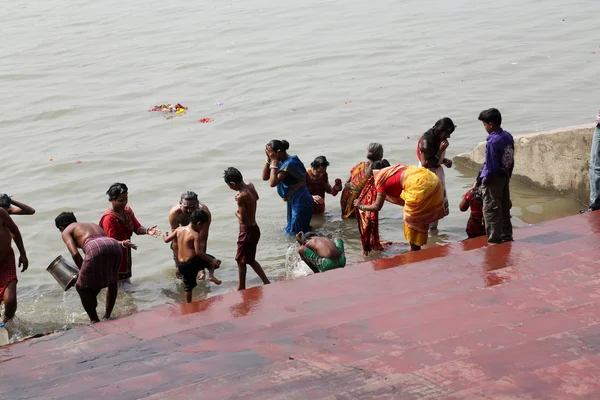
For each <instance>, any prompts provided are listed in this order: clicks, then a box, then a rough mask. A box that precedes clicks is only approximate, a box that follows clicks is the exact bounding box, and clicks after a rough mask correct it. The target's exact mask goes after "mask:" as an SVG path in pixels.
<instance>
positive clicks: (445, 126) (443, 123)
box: [431, 117, 456, 133]
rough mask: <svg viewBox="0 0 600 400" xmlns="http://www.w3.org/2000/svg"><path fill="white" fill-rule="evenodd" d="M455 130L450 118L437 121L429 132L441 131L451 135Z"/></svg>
mask: <svg viewBox="0 0 600 400" xmlns="http://www.w3.org/2000/svg"><path fill="white" fill-rule="evenodd" d="M455 129H456V125H454V122H453V121H452V120H451V119H450V118H448V117H444V118H442V119H438V120H437V122H436V123H435V124H434V125H433V127H432V128H431V131H433V132H434V133H439V132H442V131H446V132H450V133H452V132H454V130H455Z"/></svg>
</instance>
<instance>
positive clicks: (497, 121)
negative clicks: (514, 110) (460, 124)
mask: <svg viewBox="0 0 600 400" xmlns="http://www.w3.org/2000/svg"><path fill="white" fill-rule="evenodd" d="M477 119H478V120H480V121H481V122H487V123H488V124H493V125H496V126H500V125H502V114H500V111H498V109H496V108H488V109H487V110H483V111H482V112H480V113H479V117H478V118H477Z"/></svg>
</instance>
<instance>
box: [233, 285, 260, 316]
mask: <svg viewBox="0 0 600 400" xmlns="http://www.w3.org/2000/svg"><path fill="white" fill-rule="evenodd" d="M238 293H239V294H240V296H241V297H242V301H241V302H239V303H237V304H234V305H232V306H231V307H229V313H230V314H231V317H232V318H240V317H245V316H246V315H248V314H249V313H250V312H252V311H255V310H256V309H258V308H259V307H260V304H261V303H262V299H263V286H256V287H253V288H250V289H246V290H241V291H239V292H238ZM231 295H233V294H231Z"/></svg>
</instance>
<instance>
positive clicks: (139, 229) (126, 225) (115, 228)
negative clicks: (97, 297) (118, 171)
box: [98, 183, 160, 290]
mask: <svg viewBox="0 0 600 400" xmlns="http://www.w3.org/2000/svg"><path fill="white" fill-rule="evenodd" d="M106 194H107V195H108V201H110V203H111V205H112V207H111V208H109V209H108V210H106V211H105V212H104V214H102V217H101V218H100V223H99V224H98V225H100V226H101V227H102V229H104V232H106V236H108V237H110V238H113V239H115V240H117V241H119V243H120V244H121V247H122V248H123V250H122V251H123V258H122V260H121V267H120V268H119V285H120V286H121V289H123V290H129V289H131V280H130V278H131V247H133V248H134V249H137V246H136V245H135V244H133V243H131V240H130V239H131V235H133V233H135V234H136V235H152V236H154V237H159V236H160V230H158V229H157V228H156V225H154V226H152V227H150V228H144V227H143V226H142V224H140V222H139V221H138V220H137V218H136V217H135V214H134V213H133V210H132V209H131V207H129V206H128V205H127V202H128V200H129V198H128V189H127V185H125V184H124V183H113V184H112V185H111V186H110V187H109V188H108V191H107V192H106ZM129 246H131V247H129Z"/></svg>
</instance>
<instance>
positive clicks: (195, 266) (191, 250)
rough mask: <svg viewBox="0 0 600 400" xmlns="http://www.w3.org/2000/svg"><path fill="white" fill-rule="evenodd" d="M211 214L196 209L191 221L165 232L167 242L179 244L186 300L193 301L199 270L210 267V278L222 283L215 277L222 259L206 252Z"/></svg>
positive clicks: (178, 252) (179, 258)
mask: <svg viewBox="0 0 600 400" xmlns="http://www.w3.org/2000/svg"><path fill="white" fill-rule="evenodd" d="M209 227H210V216H209V214H208V213H207V212H206V211H204V210H196V211H194V212H193V213H192V215H191V216H190V223H189V225H187V226H181V227H179V228H177V229H175V231H173V232H172V233H171V234H169V233H168V232H165V233H164V235H163V237H164V239H165V243H170V242H171V241H175V242H174V243H176V244H177V247H176V248H177V254H176V257H177V260H176V261H177V269H178V271H179V273H180V274H181V275H182V276H183V285H184V290H185V302H186V303H190V302H191V301H192V290H193V289H194V288H195V287H196V286H197V285H198V284H197V282H196V279H197V276H198V272H200V271H202V270H204V268H208V279H209V280H210V281H211V282H213V283H215V284H217V285H220V284H221V281H220V280H218V279H217V278H215V276H214V272H215V269H216V268H218V267H219V265H221V260H217V259H215V258H214V257H213V256H211V255H208V254H206V242H207V240H208V229H209Z"/></svg>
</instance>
